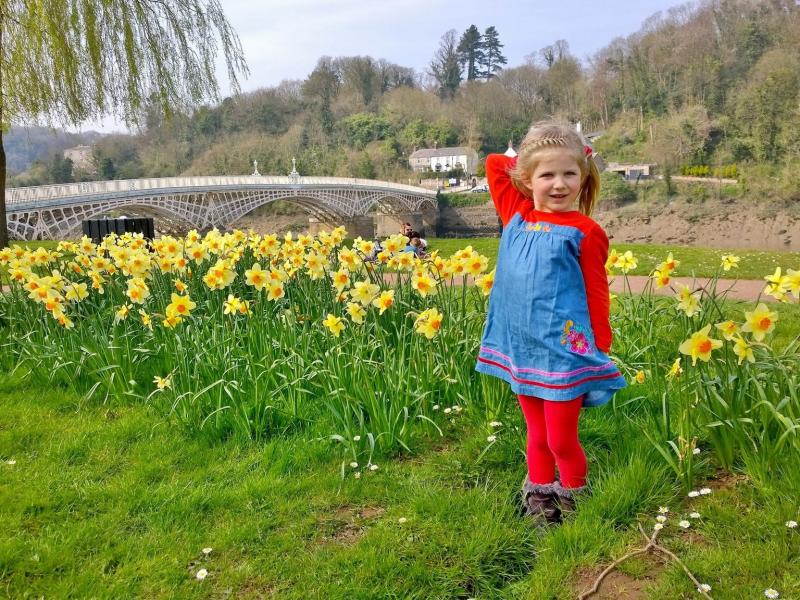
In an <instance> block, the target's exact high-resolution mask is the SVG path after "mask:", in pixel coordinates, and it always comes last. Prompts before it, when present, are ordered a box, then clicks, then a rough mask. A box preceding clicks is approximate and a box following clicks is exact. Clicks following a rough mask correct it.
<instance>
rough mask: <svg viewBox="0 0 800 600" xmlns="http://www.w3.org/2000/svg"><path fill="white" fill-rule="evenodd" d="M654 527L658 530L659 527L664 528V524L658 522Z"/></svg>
mask: <svg viewBox="0 0 800 600" xmlns="http://www.w3.org/2000/svg"><path fill="white" fill-rule="evenodd" d="M653 529H655V530H656V531H658V530H659V529H664V524H663V523H656V524H655V525H653Z"/></svg>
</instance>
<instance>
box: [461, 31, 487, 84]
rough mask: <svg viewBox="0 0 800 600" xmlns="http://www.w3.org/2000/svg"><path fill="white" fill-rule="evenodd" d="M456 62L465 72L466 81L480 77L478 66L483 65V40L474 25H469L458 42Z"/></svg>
mask: <svg viewBox="0 0 800 600" xmlns="http://www.w3.org/2000/svg"><path fill="white" fill-rule="evenodd" d="M456 50H457V51H458V61H459V64H460V65H461V68H462V69H466V71H467V81H474V80H476V79H478V78H479V77H480V76H481V73H480V66H481V65H482V64H483V63H484V61H485V57H484V52H483V40H482V36H481V32H480V31H478V28H477V27H475V25H470V26H469V29H467V30H466V31H465V32H464V33H463V34H462V36H461V40H460V41H459V42H458V48H457V49H456Z"/></svg>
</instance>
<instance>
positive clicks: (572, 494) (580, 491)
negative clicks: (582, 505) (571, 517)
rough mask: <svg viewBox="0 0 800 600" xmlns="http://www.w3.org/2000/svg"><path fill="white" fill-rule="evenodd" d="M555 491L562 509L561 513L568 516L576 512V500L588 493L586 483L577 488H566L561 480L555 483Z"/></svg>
mask: <svg viewBox="0 0 800 600" xmlns="http://www.w3.org/2000/svg"><path fill="white" fill-rule="evenodd" d="M553 493H554V494H555V497H556V500H557V502H558V507H559V509H560V510H561V515H562V516H566V515H568V514H570V513H574V512H575V500H576V498H579V497H580V496H583V495H584V494H586V493H587V487H586V486H585V485H583V486H581V487H577V488H565V487H564V486H562V485H561V482H560V481H556V482H555V483H553Z"/></svg>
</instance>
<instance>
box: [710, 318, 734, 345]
mask: <svg viewBox="0 0 800 600" xmlns="http://www.w3.org/2000/svg"><path fill="white" fill-rule="evenodd" d="M714 327H716V328H717V329H719V330H720V331H721V332H722V337H724V338H725V339H726V340H728V341H731V340H732V339H733V337H734V336H735V335H736V334H737V333H739V326H738V325H737V324H736V323H735V322H734V321H723V322H722V323H717V324H716V325H714Z"/></svg>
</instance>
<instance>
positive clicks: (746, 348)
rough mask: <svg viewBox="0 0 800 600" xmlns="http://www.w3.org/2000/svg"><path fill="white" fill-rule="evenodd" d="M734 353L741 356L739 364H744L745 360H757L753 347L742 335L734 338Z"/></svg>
mask: <svg viewBox="0 0 800 600" xmlns="http://www.w3.org/2000/svg"><path fill="white" fill-rule="evenodd" d="M733 353H734V354H735V355H736V356H738V357H739V361H738V363H737V364H742V363H743V362H744V361H745V360H746V361H747V362H751V363H753V362H756V357H755V356H754V355H753V349H752V347H751V346H750V344H748V343H747V342H746V341H745V339H744V338H743V337H742V336H740V335H737V336H736V338H734V344H733Z"/></svg>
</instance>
